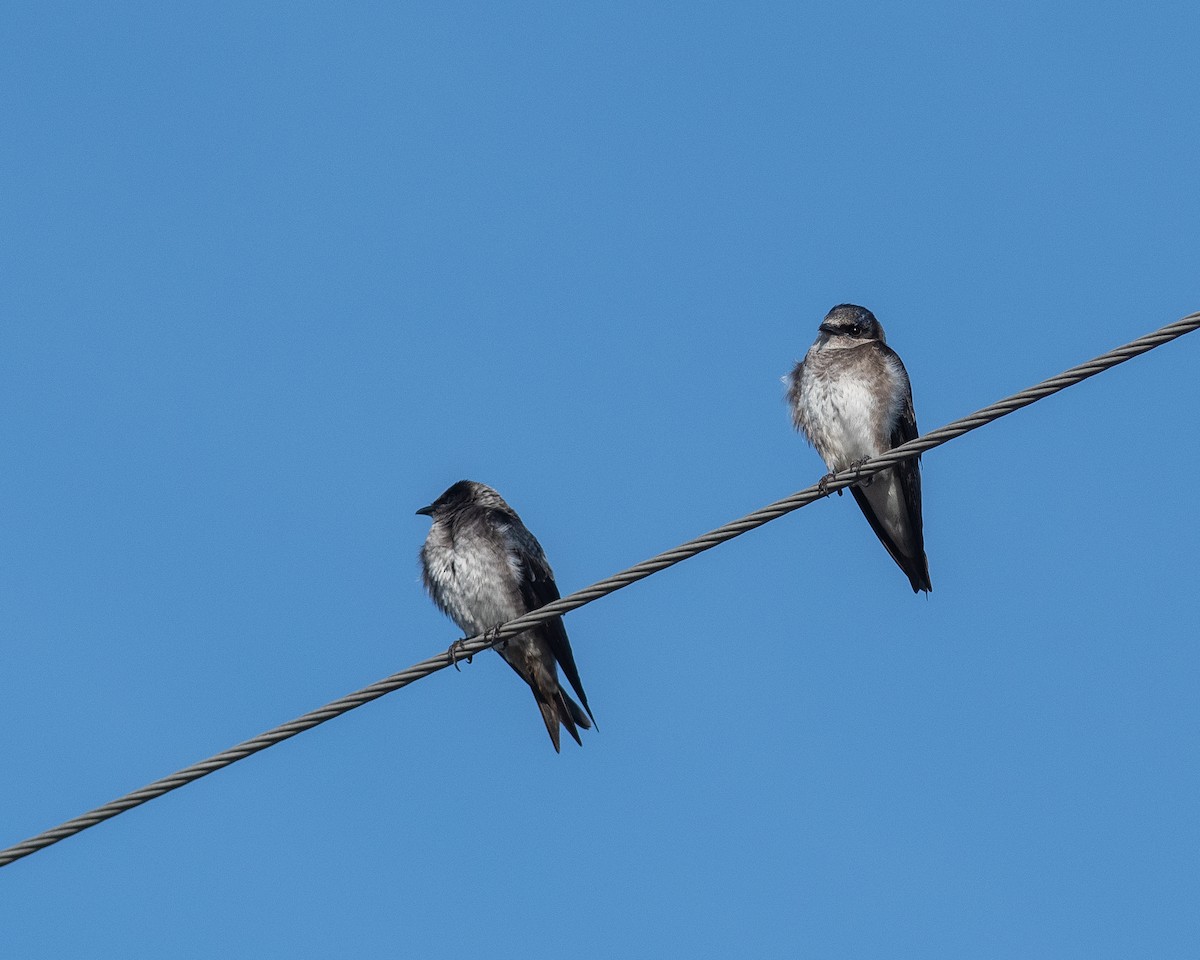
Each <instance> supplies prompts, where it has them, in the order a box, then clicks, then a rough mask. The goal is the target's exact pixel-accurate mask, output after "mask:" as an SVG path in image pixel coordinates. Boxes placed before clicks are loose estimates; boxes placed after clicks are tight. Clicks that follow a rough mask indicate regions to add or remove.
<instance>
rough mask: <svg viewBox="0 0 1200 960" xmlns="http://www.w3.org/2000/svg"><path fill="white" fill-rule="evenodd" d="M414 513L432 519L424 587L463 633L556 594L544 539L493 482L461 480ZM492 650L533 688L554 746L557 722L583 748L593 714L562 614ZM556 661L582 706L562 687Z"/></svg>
mask: <svg viewBox="0 0 1200 960" xmlns="http://www.w3.org/2000/svg"><path fill="white" fill-rule="evenodd" d="M417 513H419V514H424V515H425V516H428V517H432V518H433V526H432V527H431V528H430V530H429V536H428V537H426V538H425V545H424V546H423V547H422V548H421V574H422V577H423V579H424V581H425V588H426V589H427V590H428V591H429V595H430V596H431V597H432V598H433V602H434V603H435V604H437V606H438V608H439V609H440V610H441V611H442V612H443V613H445V614H447V615H448V616H449V617H450V618H451V619H453V620H454V622H455V623H457V624H458V625H459V627H461V628H462V629H463V630H464V631H466V634H467V636H468V637H470V636H475V635H476V634H482V633H484V632H486V631H487V630H489V629H491V628H492V627H495V626H498V625H500V624H501V623H505V622H506V621H508V620H513V619H515V618H517V617H519V616H521V615H522V614H524V613H528V612H529V611H530V610H535V609H537V608H538V607H541V606H545V605H546V604H547V603H550V602H551V601H554V600H557V599H558V598H559V593H558V587H557V586H556V585H555V583H554V573H553V572H552V571H551V570H550V564H548V563H547V562H546V555H545V554H544V553H543V552H542V547H541V544H539V543H538V542H537V539H536V538H535V537H534V535H533V534H532V533H530V532H529V531H528V530H527V529H525V524H523V523H522V522H521V518H520V517H518V516H517V514H516V511H514V510H513V508H512V507H510V506H509V505H508V504H507V503H505V502H504V499H503V498H502V497H501V496H500V494H498V493H497V492H496V491H495V490H493V489H492V488H491V487H488V486H485V485H484V484H482V483H475V482H474V481H472V480H460V481H459V482H458V483H456V484H454V486H452V487H450V489H449V490H447V491H446V492H445V493H443V494H442V495H441V496H440V497H438V498H437V499H436V500H435V501H434V502H433V503H431V504H430V505H429V506H427V507H422V508H421V509H420V510H418V511H417ZM495 649H496V651H497V652H498V653H499V654H500V656H502V657H503V658H504V659H505V660H506V661H507V662H508V665H509V666H510V667H512V668H513V669H514V670H515V671H517V674H518V675H519V676H520V677H521V679H522V680H524V681H525V682H526V683H527V684H529V687H530V689H531V690H533V696H534V699H535V700H537V704H538V709H540V710H541V711H542V719H543V720H545V721H546V730H547V731H549V733H550V740H551V741H552V742H553V744H554V749H555V750H556V751H557V750H558V749H559V744H558V727H559V724H561V725H562V726H564V727H566V728H567V733H569V734H570V735H571V736H572V737H574V738H575V742H576V743H578V744H579V745H580V746H582V745H583V741H582V740H580V739H579V730H578V728H579V727H582V728H583V729H585V730H587V729H589V728H590V727H591V726H592V723H593V722H594V720H595V717H593V716H592V709H591V707H589V706H588V701H587V694H585V693H584V692H583V684H582V683H580V680H579V670H578V669H577V668H576V667H575V657H574V656H573V655H572V653H571V644H570V641H568V640H567V631H566V629H565V628H564V627H563V623H562V618H561V617H554V618H553V619H552V620H547V621H546V622H545V623H542V624H539V625H538V626H536V627H532V628H530V629H529V630H526V631H525V632H524V633H520V634H517V636H515V637H511V638H509V639H508V640H506V641H504V642H502V643H501V644H499V645H498V646H497V647H496V648H495ZM556 665H557V666H559V667H562V671H563V673H564V674H566V677H567V679H568V680H569V681H570V682H571V686H572V687H573V688H574V690H575V693H576V694H577V695H578V697H579V699H580V701H582V703H583V707H582V708H581V707H580V706H579V704H577V703H576V702H575V701H574V700H572V699H571V697H570V696H569V695H568V694H567V693H566V692H565V691H564V690H563V689H562V687H561V686H560V685H559V682H558V671H557V670H556ZM585 710H586V711H587V712H586V713H585V712H584V711H585ZM589 718H590V719H589Z"/></svg>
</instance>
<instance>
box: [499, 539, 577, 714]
mask: <svg viewBox="0 0 1200 960" xmlns="http://www.w3.org/2000/svg"><path fill="white" fill-rule="evenodd" d="M509 529H510V532H511V533H512V535H513V538H514V540H515V542H516V547H517V548H516V551H515V555H516V559H517V561H518V562H519V564H520V575H519V580H520V586H521V599H522V600H524V601H525V607H526V609H528V610H536V609H537V608H538V607H544V606H545V605H546V604H548V603H553V602H554V601H555V600H558V599H559V598H560V597H561V594H560V593H559V592H558V584H556V583H555V582H554V573H553V571H552V570H551V569H550V564H549V562H548V561H547V560H546V554H545V553H544V552H543V550H542V546H541V544H540V543H538V542H537V538H536V537H534V535H533V534H532V533H530V532H529V531H528V530H527V529H526V527H525V525H524V524H523V523H521V521H520V520H519V519H518V520H516V522H515V523H513V522H512V521H511V520H510V521H509ZM538 629H540V630H541V631H542V636H543V637H544V638H545V640H546V643H547V644H548V645H549V647H550V651H551V652H552V653H553V654H554V659H555V660H557V661H558V665H559V666H560V667H561V668H562V672H563V674H564V675H565V676H566V678H567V681H568V682H569V683H570V684H571V689H573V690H574V691H575V694H576V696H578V697H579V702H580V703H582V704H583V709H584V710H586V711H587V714H588V716H589V717H591V718H592V722H593V723H595V721H596V718H595V717H594V716H593V715H592V708H591V707H590V706H588V700H587V694H586V693H584V692H583V682H582V681H581V680H580V679H579V668H578V667H576V666H575V655H574V654H573V653H572V652H571V642H570V640H568V639H567V629H566V627H564V626H563V622H562V617H554V618H553V619H551V620H547V621H546V622H545V623H543V624H542V625H541V626H540V628H538Z"/></svg>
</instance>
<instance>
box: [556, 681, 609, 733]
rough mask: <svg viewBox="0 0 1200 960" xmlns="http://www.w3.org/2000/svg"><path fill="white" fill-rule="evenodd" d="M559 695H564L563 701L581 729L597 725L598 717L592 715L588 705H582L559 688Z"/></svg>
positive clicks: (588, 728) (589, 728)
mask: <svg viewBox="0 0 1200 960" xmlns="http://www.w3.org/2000/svg"><path fill="white" fill-rule="evenodd" d="M558 695H559V696H560V697H562V699H563V703H564V705H565V706H566V709H567V713H568V714H569V715H570V717H571V719H572V720H574V721H575V725H576V726H577V727H579V729H581V730H591V729H592V727H593V726H596V718H595V717H593V716H592V715H591V714H592V711H591V710H588V708H587V707H581V706H580V705H579V704H577V703H576V702H575V701H574V700H572V699H571V697H570V696H569V695H568V694H567V693H566V692H565V691H563V690H559V691H558ZM585 711H586V712H585ZM565 722H566V721H564V723H565ZM596 729H597V730H598V729H600V728H599V727H596Z"/></svg>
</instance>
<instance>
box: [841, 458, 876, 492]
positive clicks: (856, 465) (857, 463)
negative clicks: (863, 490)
mask: <svg viewBox="0 0 1200 960" xmlns="http://www.w3.org/2000/svg"><path fill="white" fill-rule="evenodd" d="M870 459H871V458H870V457H859V458H858V459H857V460H853V461H851V463H850V466H849V467H848V468H847V469H849V470H853V471H854V473H855V476H856V478H857V474H858V473H859V471H860V470H862V468H863V464H864V463H866V462H867V461H868V460H870ZM874 479H875V477H874V476H870V477H867V479H866V480H861V481H859V484H858V485H859V486H860V487H869V486H870V485H871V481H872V480H874ZM841 492H842V491H841V490H839V491H838V493H841Z"/></svg>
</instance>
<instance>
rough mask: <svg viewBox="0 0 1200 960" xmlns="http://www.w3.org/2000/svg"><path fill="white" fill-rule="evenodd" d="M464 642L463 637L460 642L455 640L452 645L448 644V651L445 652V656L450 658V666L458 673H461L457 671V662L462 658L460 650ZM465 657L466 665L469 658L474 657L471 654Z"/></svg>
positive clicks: (469, 660)
mask: <svg viewBox="0 0 1200 960" xmlns="http://www.w3.org/2000/svg"><path fill="white" fill-rule="evenodd" d="M466 642H467V641H466V638H465V637H464V638H463V639H461V640H455V641H454V642H453V643H452V644H450V649H449V650H447V651H446V656H448V657H449V658H450V665H451V666H452V667H454V669H455V670H458V672H459V673H462V671H461V670H459V669H458V661H459V660H460V659H461V658H462V656H463V653H462V649H463V645H464V644H465V643H466ZM466 656H467V663H470V662H471V658H472V657H474V656H475V655H474V654H473V653H468V654H467V655H466Z"/></svg>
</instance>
